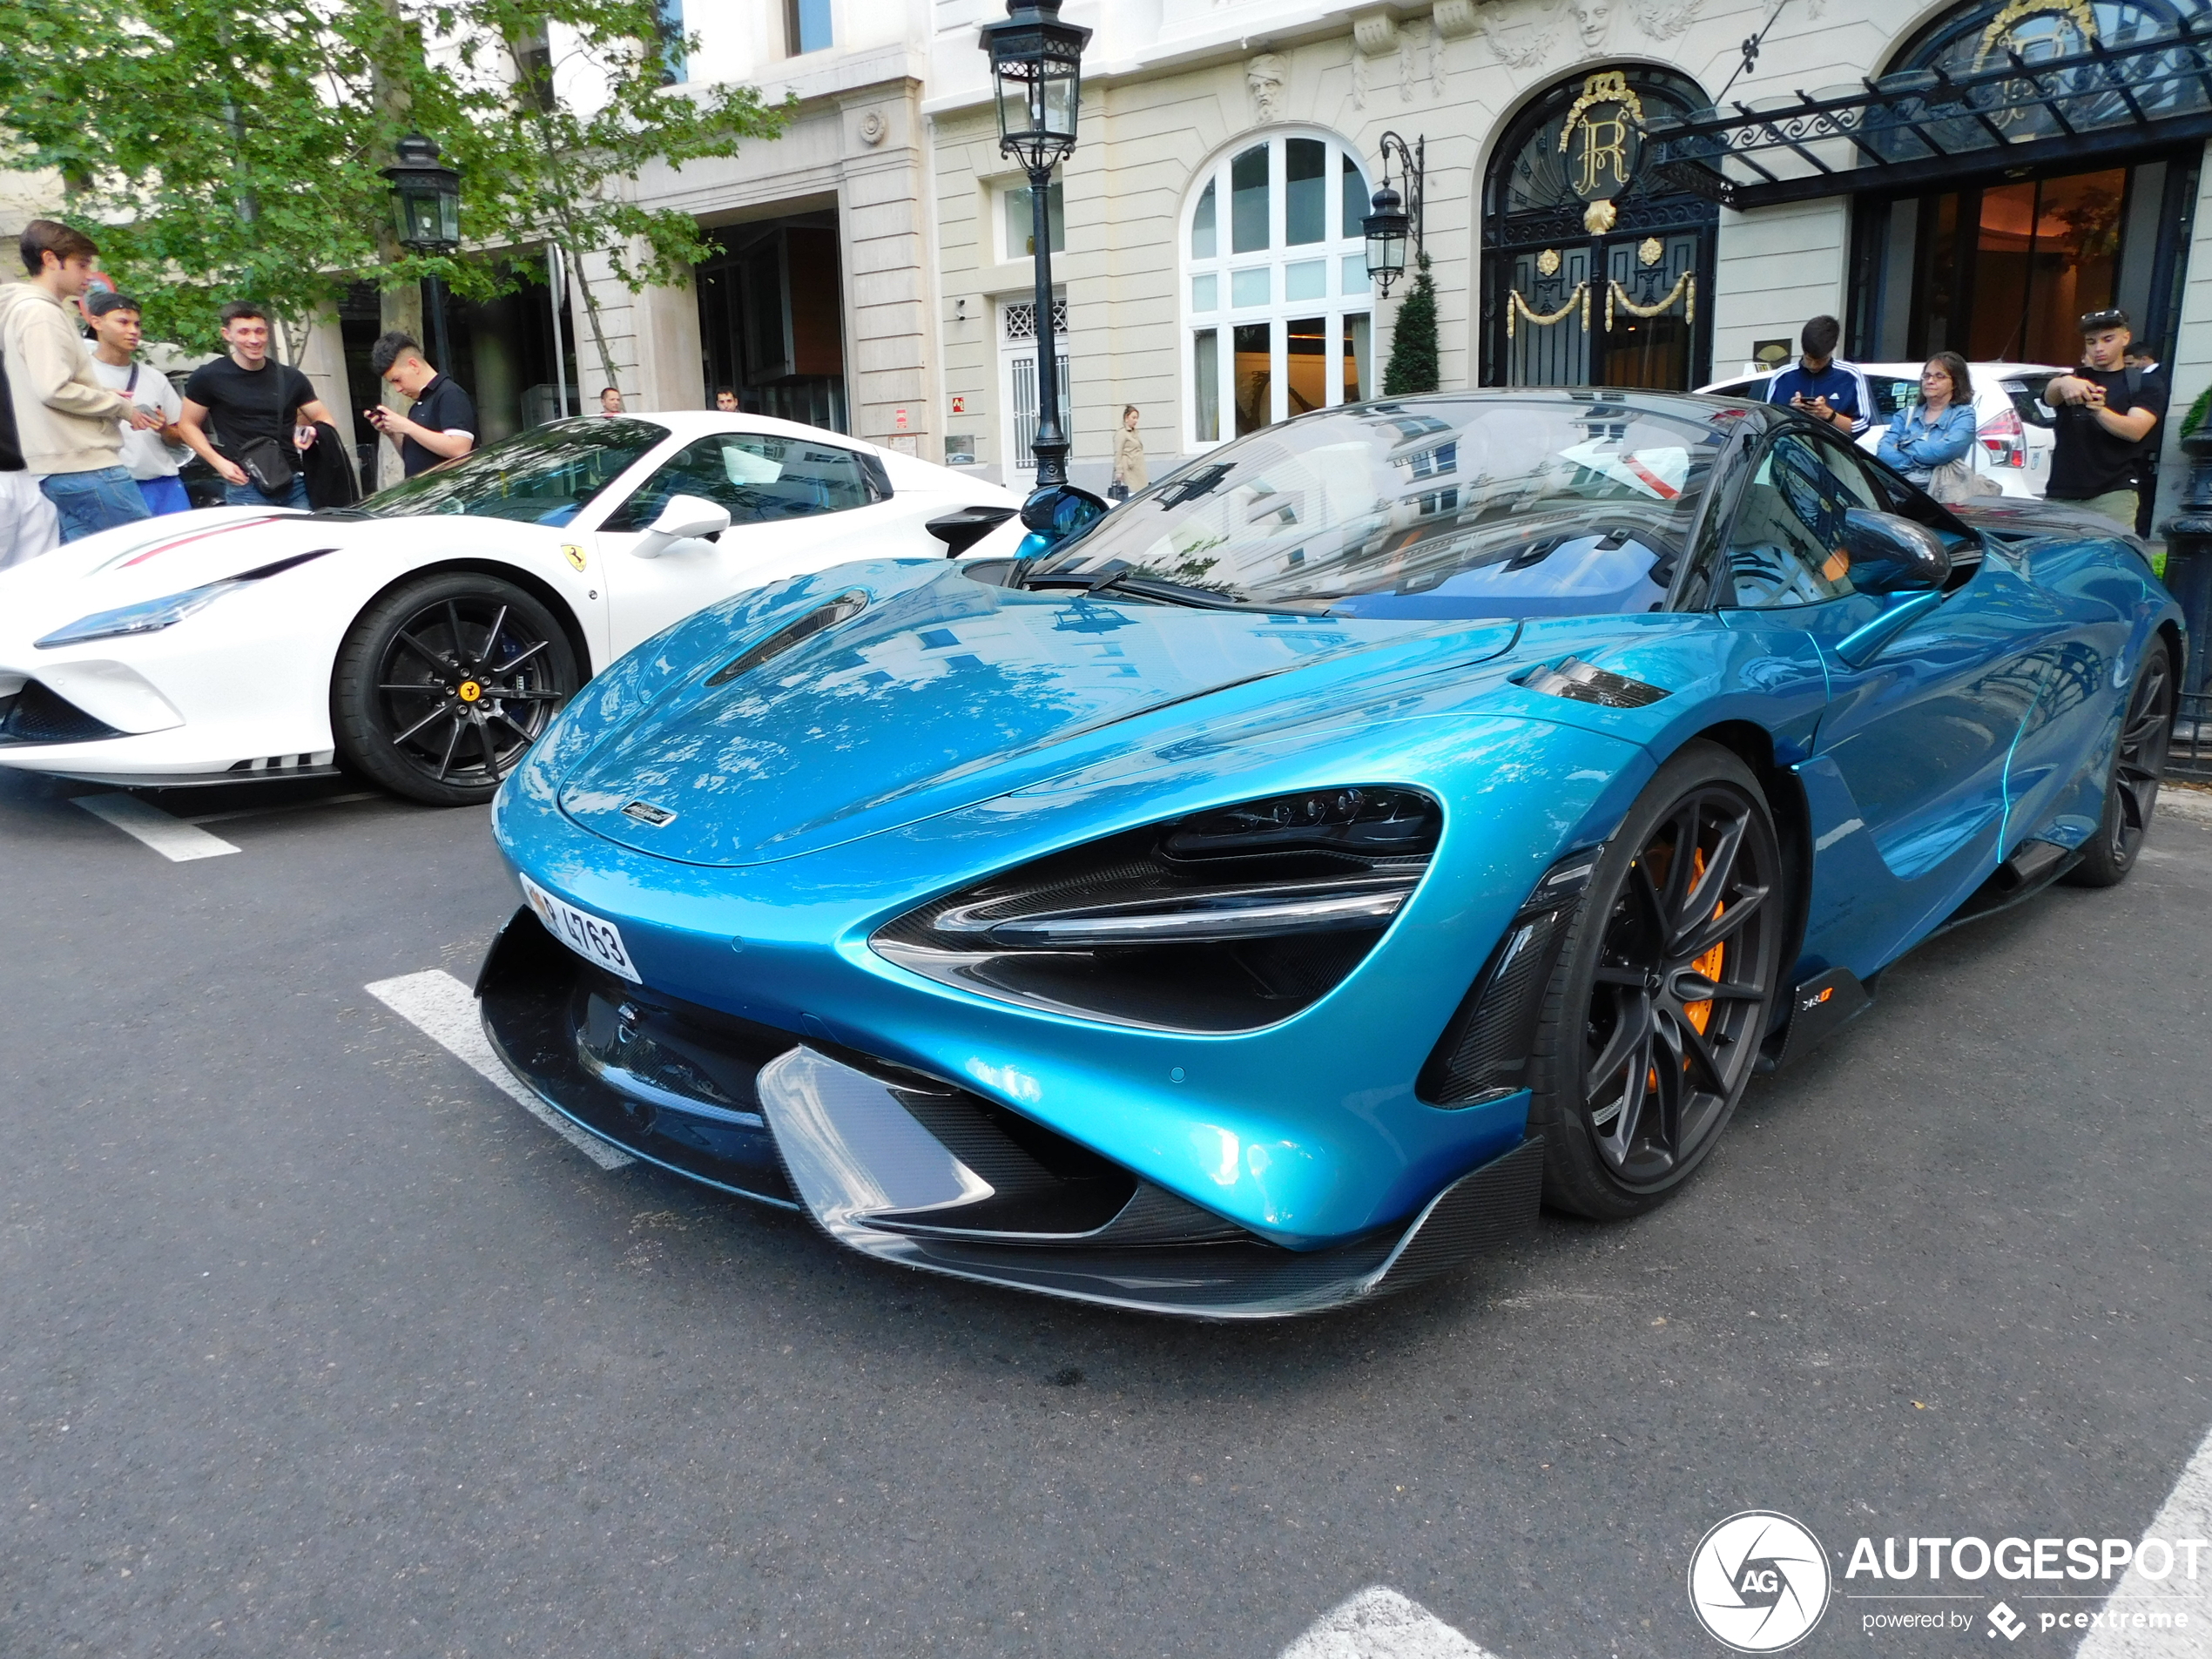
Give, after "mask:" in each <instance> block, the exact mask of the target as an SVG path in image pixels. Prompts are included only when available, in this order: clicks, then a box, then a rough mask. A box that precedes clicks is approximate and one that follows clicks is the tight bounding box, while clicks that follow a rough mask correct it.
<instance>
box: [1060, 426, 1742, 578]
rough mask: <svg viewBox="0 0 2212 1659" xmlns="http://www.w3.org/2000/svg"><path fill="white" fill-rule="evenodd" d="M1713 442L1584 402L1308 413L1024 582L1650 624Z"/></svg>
mask: <svg viewBox="0 0 2212 1659" xmlns="http://www.w3.org/2000/svg"><path fill="white" fill-rule="evenodd" d="M1730 428H1731V421H1730V420H1729V419H1727V418H1725V417H1723V418H1709V417H1704V416H1702V415H1693V414H1690V413H1689V412H1688V411H1687V410H1685V411H1683V412H1681V413H1672V412H1664V411H1661V410H1655V409H1649V408H1639V407H1637V406H1636V405H1635V404H1634V403H1630V402H1628V401H1622V400H1621V399H1619V398H1618V397H1617V396H1608V395H1602V394H1588V393H1586V394H1577V395H1569V396H1565V397H1562V396H1560V395H1548V396H1546V395H1540V396H1534V397H1527V398H1522V397H1516V396H1514V395H1511V394H1505V395H1498V396H1479V397H1470V398H1467V399H1465V400H1454V399H1432V398H1424V399H1422V400H1420V401H1419V402H1406V403H1388V402H1385V403H1368V404H1361V405H1355V406H1352V407H1349V408H1343V409H1338V410H1332V411H1330V412H1329V413H1327V414H1325V415H1307V416H1305V417H1303V418H1302V419H1299V420H1297V421H1291V422H1289V423H1288V424H1286V425H1284V426H1280V427H1273V428H1268V429H1267V430H1265V431H1262V432H1257V433H1253V434H1251V435H1249V436H1247V437H1244V438H1240V439H1238V441H1237V442H1233V443H1230V444H1226V445H1224V446H1223V447H1222V448H1219V449H1217V450H1215V451H1214V452H1213V453H1212V454H1211V455H1207V456H1205V457H1204V458H1203V459H1201V460H1199V461H1197V462H1193V463H1192V464H1190V465H1189V466H1187V467H1184V468H1183V469H1180V470H1178V471H1177V473H1175V474H1174V475H1172V476H1170V477H1168V478H1166V479H1163V480H1162V481H1161V482H1160V483H1158V484H1157V485H1156V486H1154V487H1153V488H1152V489H1150V490H1148V491H1146V492H1145V493H1144V494H1143V495H1141V496H1136V497H1135V498H1133V499H1132V500H1130V502H1127V503H1126V504H1125V505H1124V506H1123V507H1122V508H1120V509H1117V510H1116V511H1115V512H1112V513H1110V514H1109V515H1108V516H1106V517H1105V518H1104V519H1103V520H1101V521H1100V522H1099V523H1098V524H1097V525H1096V527H1095V528H1094V529H1091V530H1090V531H1089V533H1088V534H1086V535H1085V536H1082V538H1081V540H1080V541H1078V542H1076V543H1072V544H1070V545H1069V547H1067V548H1066V549H1065V550H1062V551H1060V552H1058V553H1055V554H1053V555H1050V556H1047V557H1046V558H1045V559H1044V560H1042V562H1041V563H1039V565H1038V566H1037V567H1036V568H1035V570H1032V571H1031V572H1030V573H1029V575H1028V585H1031V586H1035V587H1055V586H1059V587H1073V586H1084V587H1089V588H1091V589H1093V590H1111V591H1114V592H1116V593H1121V594H1126V595H1128V596H1129V597H1134V598H1140V599H1141V598H1148V597H1149V598H1156V599H1158V600H1161V601H1162V602H1163V603H1170V604H1172V603H1184V604H1234V605H1239V606H1251V607H1256V608H1262V609H1267V610H1325V611H1328V612H1330V613H1332V614H1333V615H1338V616H1352V617H1439V618H1447V617H1514V616H1593V615H1600V614H1607V613H1616V612H1623V611H1639V610H1656V609H1658V608H1659V607H1660V606H1661V605H1662V604H1664V603H1665V601H1666V597H1667V590H1668V587H1669V583H1671V582H1672V580H1673V577H1674V573H1675V569H1676V564H1677V563H1678V562H1679V561H1680V559H1681V557H1682V555H1683V551H1684V550H1685V549H1686V547H1687V544H1688V539H1689V533H1690V528H1691V525H1692V523H1694V522H1695V520H1696V514H1697V508H1698V504H1699V502H1700V501H1701V500H1702V499H1703V496H1704V492H1705V490H1706V489H1707V488H1708V487H1709V485H1710V482H1712V477H1713V473H1714V469H1715V464H1716V462H1717V460H1718V458H1719V456H1720V455H1721V454H1722V451H1723V447H1724V446H1725V444H1726V442H1727V439H1728V437H1729V434H1730Z"/></svg>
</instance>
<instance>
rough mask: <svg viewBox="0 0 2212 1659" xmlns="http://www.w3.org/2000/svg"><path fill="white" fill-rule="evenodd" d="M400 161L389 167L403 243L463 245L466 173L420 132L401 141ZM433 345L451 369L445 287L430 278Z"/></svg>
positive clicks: (446, 250) (445, 250)
mask: <svg viewBox="0 0 2212 1659" xmlns="http://www.w3.org/2000/svg"><path fill="white" fill-rule="evenodd" d="M384 176H385V177H386V178H387V179H390V180H391V181H392V213H393V217H394V219H395V220H396V221H397V223H398V229H399V234H400V246H401V247H404V248H408V249H410V250H412V251H413V252H415V253H428V254H432V255H436V256H443V255H448V254H451V253H457V252H459V250H460V247H461V175H460V174H459V173H457V172H455V171H454V170H453V169H452V168H450V167H446V166H441V165H439V163H438V146H437V145H435V144H433V143H431V142H430V140H429V139H428V138H424V137H423V136H422V135H421V133H419V132H410V133H408V135H407V137H405V138H401V140H400V142H399V161H398V163H397V164H396V165H393V166H389V167H387V168H385V169H384ZM430 328H431V349H432V350H433V351H435V352H436V353H437V354H438V355H437V366H438V370H439V372H440V373H441V374H445V373H448V372H450V371H451V369H452V368H453V365H452V364H451V363H450V362H449V361H448V353H447V350H446V296H445V287H444V285H443V284H442V283H441V282H440V281H439V280H438V279H437V276H436V274H435V273H432V275H431V278H430Z"/></svg>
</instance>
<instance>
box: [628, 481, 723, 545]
mask: <svg viewBox="0 0 2212 1659" xmlns="http://www.w3.org/2000/svg"><path fill="white" fill-rule="evenodd" d="M729 528H730V509H728V508H726V507H718V506H716V505H715V504H714V503H713V502H711V501H708V500H707V499H706V498H705V496H670V497H669V498H668V505H667V506H665V507H664V508H662V509H660V516H659V517H658V518H656V519H655V520H654V521H653V522H652V523H651V524H649V525H647V526H646V527H645V533H644V535H642V536H639V537H638V538H637V545H636V546H635V547H633V548H631V550H630V551H631V556H633V557H636V558H641V559H657V558H658V557H660V556H661V555H662V554H664V553H665V552H667V551H668V550H669V549H670V548H671V547H672V546H674V545H675V544H676V543H678V542H685V541H691V540H693V539H695V538H697V537H698V536H719V535H721V534H722V532H723V531H724V530H726V529H729Z"/></svg>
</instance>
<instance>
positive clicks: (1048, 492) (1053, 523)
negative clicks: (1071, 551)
mask: <svg viewBox="0 0 2212 1659" xmlns="http://www.w3.org/2000/svg"><path fill="white" fill-rule="evenodd" d="M1108 510H1109V509H1108V508H1107V505H1106V503H1105V502H1103V501H1101V500H1100V499H1099V498H1098V497H1097V496H1094V495H1092V494H1091V493H1090V491H1089V490H1088V489H1076V487H1075V486H1074V485H1073V484H1057V485H1055V486H1054V487H1053V488H1052V489H1036V490H1032V491H1030V493H1029V498H1028V500H1027V501H1025V502H1022V526H1023V528H1025V529H1028V532H1029V536H1028V540H1029V542H1030V543H1036V542H1039V541H1042V543H1043V546H1044V547H1056V546H1058V545H1059V544H1060V543H1062V542H1064V541H1067V540H1068V539H1069V538H1070V537H1071V536H1080V535H1081V534H1082V532H1083V531H1085V530H1087V529H1089V528H1090V527H1091V526H1092V525H1093V524H1096V523H1097V522H1098V521H1099V520H1100V519H1102V518H1103V517H1105V516H1106V514H1107V512H1108ZM1041 550H1042V549H1040V548H1036V547H1025V551H1026V552H1028V553H1035V552H1038V551H1041Z"/></svg>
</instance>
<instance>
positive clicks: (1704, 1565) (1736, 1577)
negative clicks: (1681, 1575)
mask: <svg viewBox="0 0 2212 1659" xmlns="http://www.w3.org/2000/svg"><path fill="white" fill-rule="evenodd" d="M1829 1590H1830V1585H1829V1580H1828V1552H1827V1551H1826V1550H1824V1549H1823V1548H1821V1547H1820V1541H1819V1540H1818V1539H1817V1538H1815V1537H1814V1536H1813V1535H1812V1534H1811V1533H1810V1532H1808V1531H1807V1530H1806V1529H1805V1528H1804V1527H1801V1526H1799V1525H1798V1524H1797V1522H1796V1521H1792V1520H1791V1519H1790V1517H1789V1516H1787V1515H1778V1514H1775V1513H1774V1512H1773V1511H1771V1510H1768V1509H1747V1510H1745V1511H1744V1512H1743V1514H1740V1515H1730V1517H1729V1518H1728V1519H1727V1520H1726V1521H1723V1522H1721V1524H1720V1525H1719V1526H1717V1527H1714V1528H1713V1529H1712V1531H1710V1532H1709V1533H1707V1534H1705V1536H1704V1538H1703V1541H1701V1542H1700V1543H1699V1544H1698V1546H1697V1553H1696V1554H1694V1555H1692V1556H1691V1557H1690V1558H1689V1606H1690V1610H1691V1611H1692V1612H1694V1613H1696V1615H1697V1622H1699V1623H1700V1624H1702V1625H1703V1626H1704V1627H1705V1629H1706V1631H1707V1632H1708V1633H1709V1634H1710V1635H1711V1636H1712V1637H1713V1639H1714V1640H1715V1641H1716V1642H1720V1643H1721V1644H1722V1645H1723V1646H1724V1647H1730V1648H1733V1649H1736V1650H1737V1652H1738V1653H1779V1652H1781V1651H1782V1649H1784V1648H1789V1647H1794V1646H1796V1645H1797V1643H1798V1642H1802V1641H1804V1638H1805V1637H1806V1636H1807V1635H1810V1634H1811V1631H1812V1627H1813V1626H1814V1625H1816V1624H1817V1623H1819V1622H1820V1615H1822V1614H1823V1613H1824V1612H1826V1611H1827V1610H1828V1596H1829Z"/></svg>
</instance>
